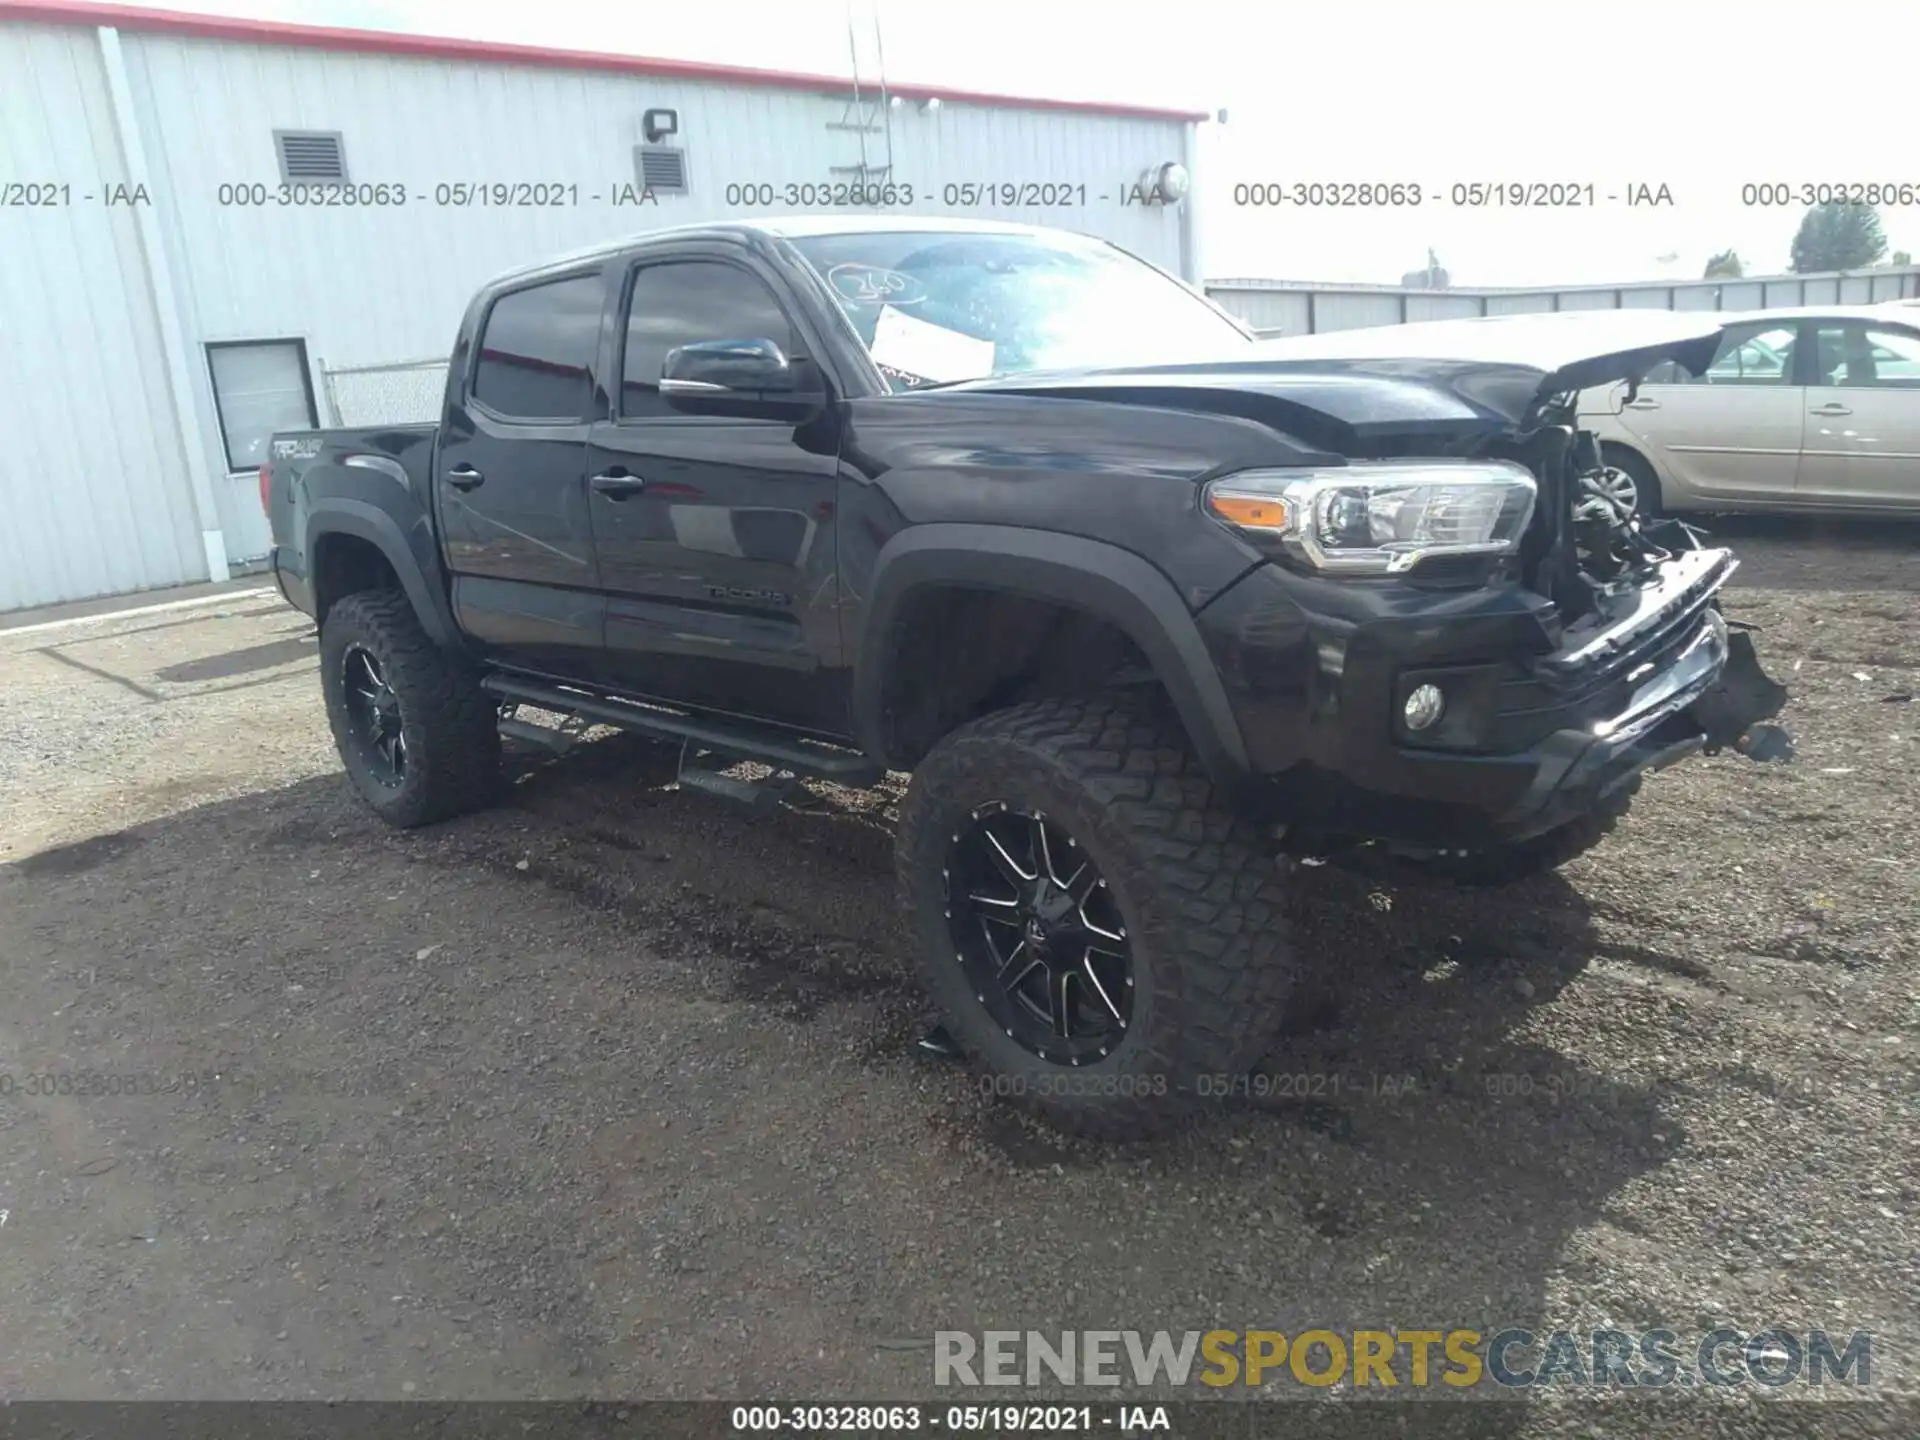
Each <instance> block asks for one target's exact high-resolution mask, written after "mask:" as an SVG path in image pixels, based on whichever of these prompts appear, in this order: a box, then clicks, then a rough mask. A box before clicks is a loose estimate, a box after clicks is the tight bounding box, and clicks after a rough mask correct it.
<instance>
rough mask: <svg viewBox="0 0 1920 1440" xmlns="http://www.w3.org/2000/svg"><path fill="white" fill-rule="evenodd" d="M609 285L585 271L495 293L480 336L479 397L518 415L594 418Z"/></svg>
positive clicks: (475, 376) (476, 391)
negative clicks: (598, 349)
mask: <svg viewBox="0 0 1920 1440" xmlns="http://www.w3.org/2000/svg"><path fill="white" fill-rule="evenodd" d="M605 293H606V290H605V286H604V285H603V284H602V282H601V279H600V277H599V276H598V275H581V276H576V277H574V278H573V279H569V280H555V281H551V282H549V283H548V284H545V285H535V286H533V287H531V288H530V289H526V290H515V291H512V292H510V293H508V294H506V295H502V296H501V297H500V298H499V299H498V300H496V301H494V302H493V308H492V310H490V311H489V312H488V314H487V323H486V329H485V331H484V332H483V333H482V334H481V337H480V363H479V365H478V366H477V367H476V368H475V370H474V372H473V393H474V397H475V398H476V399H478V400H482V401H484V402H485V403H486V405H487V408H488V409H490V410H494V411H497V412H498V413H499V414H502V415H509V416H512V417H513V418H515V419H519V420H587V419H591V418H592V415H593V409H592V404H593V381H592V370H593V355H594V350H595V348H596V347H597V346H598V345H599V342H600V309H601V304H602V300H603V297H604V296H605Z"/></svg>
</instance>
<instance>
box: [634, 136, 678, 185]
mask: <svg viewBox="0 0 1920 1440" xmlns="http://www.w3.org/2000/svg"><path fill="white" fill-rule="evenodd" d="M633 166H634V169H635V170H636V171H637V172H638V173H639V176H640V183H641V184H642V185H643V186H645V187H646V188H648V189H650V190H652V191H653V193H654V194H656V195H684V194H686V193H687V152H686V151H685V150H684V149H682V148H681V147H680V146H678V145H636V146H634V147H633Z"/></svg>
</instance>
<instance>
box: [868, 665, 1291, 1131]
mask: <svg viewBox="0 0 1920 1440" xmlns="http://www.w3.org/2000/svg"><path fill="white" fill-rule="evenodd" d="M993 801H1007V802H1009V803H1012V804H1019V805H1030V806H1033V807H1036V808H1038V809H1041V810H1043V811H1044V812H1045V813H1046V814H1047V815H1048V816H1049V817H1057V819H1058V820H1059V822H1060V823H1061V824H1062V825H1063V826H1064V827H1065V828H1066V829H1067V830H1068V831H1069V832H1070V833H1071V835H1072V836H1073V838H1074V840H1075V842H1076V844H1078V845H1079V846H1081V847H1083V848H1084V850H1085V851H1086V853H1087V854H1088V856H1089V857H1090V858H1091V859H1092V860H1093V862H1094V863H1095V864H1096V865H1097V866H1098V868H1099V873H1100V874H1101V875H1103V876H1104V877H1106V879H1107V881H1108V883H1109V885H1110V886H1111V887H1112V894H1113V895H1114V896H1115V898H1116V899H1117V901H1118V904H1119V907H1120V910H1121V913H1122V914H1123V915H1124V916H1125V918H1126V922H1127V933H1128V934H1129V936H1130V937H1131V944H1132V947H1133V956H1134V959H1133V965H1134V975H1135V983H1134V988H1133V990H1132V992H1131V993H1132V1004H1133V1013H1132V1019H1131V1022H1130V1024H1129V1026H1128V1028H1127V1030H1126V1031H1125V1033H1124V1034H1123V1035H1122V1037H1121V1039H1120V1040H1119V1042H1118V1043H1117V1044H1116V1045H1115V1047H1114V1048H1113V1050H1112V1052H1111V1053H1110V1054H1108V1055H1107V1056H1106V1057H1105V1058H1103V1059H1100V1060H1098V1061H1095V1062H1093V1063H1086V1064H1082V1065H1080V1066H1077V1067H1073V1068H1068V1067H1067V1066H1063V1065H1059V1064H1054V1063H1050V1062H1048V1061H1045V1060H1042V1059H1041V1058H1040V1057H1039V1056H1037V1055H1035V1054H1034V1053H1033V1052H1031V1051H1029V1050H1028V1049H1026V1048H1025V1047H1024V1046H1022V1045H1021V1044H1019V1043H1018V1042H1016V1041H1015V1040H1014V1039H1012V1038H1010V1036H1009V1035H1008V1034H1007V1033H1006V1032H1005V1031H1003V1029H1002V1028H1001V1027H1000V1025H999V1024H998V1022H996V1021H995V1020H994V1018H993V1016H992V1015H991V1014H990V1013H989V1012H988V1010H987V1009H986V1007H985V1005H984V1004H983V1003H982V1002H981V1000H980V999H978V998H976V996H975V994H974V993H973V990H974V987H973V986H972V985H971V984H969V983H968V981H967V978H966V976H965V974H964V973H963V972H962V969H961V966H960V965H959V964H958V963H957V962H956V959H955V942H954V939H953V937H952V933H951V931H950V929H949V922H948V919H947V917H946V914H945V910H946V908H947V904H948V898H947V892H946V882H945V880H944V878H943V870H944V867H945V864H946V856H947V853H948V846H949V844H950V842H951V841H952V839H953V837H954V835H955V834H956V832H957V831H958V830H959V829H960V828H961V827H962V825H963V824H965V823H967V822H968V820H969V819H970V817H971V815H972V813H973V811H974V810H975V809H976V808H977V807H980V806H983V805H986V804H989V803H991V802H993ZM895 855H896V875H897V881H898V889H899V897H900V903H901V906H902V908H903V910H904V911H905V916H906V920H907V923H908V925H909V927H910V929H911V933H912V938H913V944H914V951H915V957H916V960H917V963H918V966H919V970H920V974H921V978H922V981H923V983H924V984H925V986H926V988H927V991H928V993H929V994H930V995H931V997H932V998H933V1000H934V1002H935V1003H936V1005H937V1006H938V1007H939V1009H940V1011H941V1015H942V1018H943V1019H944V1021H945V1023H946V1026H947V1030H948V1032H949V1033H950V1034H951V1035H952V1036H953V1038H954V1039H955V1040H956V1041H957V1042H958V1044H959V1045H960V1047H961V1048H962V1049H963V1050H964V1051H965V1052H966V1054H967V1056H968V1058H969V1059H970V1060H971V1061H972V1063H973V1065H974V1067H975V1068H976V1070H977V1071H978V1072H979V1073H980V1074H981V1076H982V1088H983V1090H985V1091H987V1092H988V1093H992V1094H994V1095H999V1096H1004V1097H1006V1098H1008V1099H1010V1100H1013V1101H1014V1102H1016V1103H1023V1104H1024V1105H1026V1106H1027V1107H1028V1108H1029V1109H1031V1110H1033V1111H1035V1112H1037V1113H1039V1114H1040V1115H1042V1116H1043V1117H1044V1118H1045V1119H1047V1120H1048V1121H1050V1122H1051V1123H1053V1124H1055V1125H1057V1126H1058V1127H1060V1128H1061V1129H1063V1130H1067V1131H1070V1132H1072V1133H1076V1134H1082V1135H1090V1136H1094V1137H1097V1138H1104V1139H1126V1138H1132V1137H1136V1136H1141V1135H1145V1134H1150V1133H1153V1132H1156V1131H1161V1130H1164V1129H1166V1128H1168V1127H1169V1126H1171V1125H1173V1124H1176V1123H1177V1122H1178V1121H1179V1120H1180V1119H1181V1118H1182V1117H1184V1116H1186V1115H1189V1114H1191V1113H1192V1112H1194V1111H1195V1110H1196V1109H1199V1108H1201V1107H1202V1106H1203V1105H1204V1104H1206V1103H1207V1102H1208V1097H1210V1096H1217V1095H1224V1094H1230V1093H1232V1091H1233V1086H1234V1077H1235V1076H1244V1075H1245V1074H1246V1073H1247V1071H1248V1069H1249V1067H1251V1066H1252V1065H1253V1064H1254V1063H1255V1062H1256V1061H1258V1060H1259V1059H1260V1058H1261V1057H1262V1055H1263V1054H1264V1053H1265V1050H1266V1047H1267V1046H1268V1045H1269V1044H1270V1043H1271V1042H1272V1040H1273V1038H1274V1036H1275V1034H1276V1033H1277V1031H1278V1029H1279V1026H1280V1021H1281V1016H1282V1008H1283V1006H1284V1005H1285V1003H1286V999H1287V996H1288V993H1289V991H1290V990H1291V987H1292V981H1293V978H1294V963H1293V957H1292V951H1291V948H1290V946H1289V944H1288V938H1287V934H1286V929H1285V927H1286V912H1285V905H1284V893H1283V881H1282V874H1281V870H1280V862H1279V861H1278V860H1277V859H1276V857H1275V856H1274V855H1273V853H1272V852H1271V849H1270V848H1269V847H1265V846H1263V845H1261V844H1260V843H1259V837H1258V836H1257V834H1256V833H1255V832H1254V831H1253V829H1252V828H1251V827H1250V826H1249V825H1248V824H1247V823H1246V822H1244V821H1242V820H1240V819H1239V818H1237V817H1236V816H1235V815H1233V814H1232V813H1231V812H1229V811H1228V810H1227V809H1226V808H1224V807H1223V806H1222V805H1221V804H1219V803H1218V800H1217V798H1216V796H1215V794H1214V787H1213V785H1212V782H1211V781H1210V780H1209V779H1208V777H1207V775H1206V773H1205V771H1204V770H1203V769H1202V767H1201V765H1200V763H1199V761H1198V760H1197V759H1196V758H1195V757H1194V756H1193V754H1192V753H1191V751H1190V749H1189V747H1188V745H1187V743H1186V740H1185V737H1184V736H1182V735H1181V734H1180V733H1179V732H1178V729H1177V727H1176V726H1174V725H1173V724H1171V723H1170V722H1168V721H1165V720H1155V719H1152V718H1148V717H1146V716H1144V715H1143V714H1142V712H1141V711H1139V710H1138V709H1135V708H1131V707H1129V706H1128V705H1127V704H1125V703H1121V702H1115V701H1112V700H1108V699H1087V700H1077V699H1068V700H1043V701H1032V702H1028V703H1025V704H1021V705H1017V706H1014V707H1012V708H1011V709H1007V710H1002V711H998V712H996V713H994V714H991V715H988V716H986V717H984V718H982V719H979V720H976V721H974V722H972V723H971V724H968V725H966V726H963V727H962V728H960V729H958V730H956V731H955V732H954V733H952V734H951V735H949V736H947V737H946V738H945V739H943V740H942V741H941V742H940V743H939V744H938V745H936V746H935V747H934V749H933V750H932V752H931V753H930V754H928V755H927V757H926V758H925V759H924V760H923V761H921V763H920V765H919V766H918V767H917V768H916V769H915V770H914V773H913V779H912V783H911V784H910V785H909V787H908V789H907V794H906V798H905V800H904V801H903V802H902V804H901V807H900V820H899V827H898V833H897V849H896V852H895ZM1213 1103H1218V1101H1217V1100H1215V1101H1213Z"/></svg>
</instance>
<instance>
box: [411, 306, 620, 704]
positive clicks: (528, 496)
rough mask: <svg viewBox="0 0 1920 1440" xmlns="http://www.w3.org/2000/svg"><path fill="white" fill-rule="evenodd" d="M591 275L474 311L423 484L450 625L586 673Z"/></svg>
mask: <svg viewBox="0 0 1920 1440" xmlns="http://www.w3.org/2000/svg"><path fill="white" fill-rule="evenodd" d="M605 308H606V281H605V279H604V278H603V276H602V273H601V270H600V269H598V268H595V269H593V270H591V271H588V272H583V273H579V274H574V275H566V276H562V277H559V278H556V279H550V280H543V281H541V282H539V283H538V284H533V285H528V286H526V287H524V288H522V289H516V290H509V291H506V292H504V293H502V294H501V295H500V296H499V297H498V298H497V299H495V300H494V302H493V304H492V306H491V307H490V308H489V310H488V312H487V314H486V315H485V316H484V317H482V319H481V322H480V329H479V332H478V336H477V338H476V340H475V342H474V351H475V356H474V358H473V360H472V361H471V363H470V364H469V365H468V367H467V374H466V377H465V381H464V384H463V385H462V387H461V392H460V399H459V400H458V401H457V402H456V403H455V404H453V405H451V406H449V407H448V411H447V415H446V417H445V420H444V422H443V424H442V427H441V431H440V445H439V451H438V455H437V459H436V471H435V474H434V480H433V483H434V486H435V489H436V491H437V496H436V499H437V506H436V508H437V510H438V512H439V516H440V531H441V535H442V537H443V543H444V545H445V550H446V561H447V569H448V571H449V572H450V573H451V574H452V576H453V605H454V611H455V613H456V614H457V615H458V616H459V619H460V628H461V629H462V630H464V631H465V632H466V633H467V634H468V635H470V636H471V637H473V639H475V640H477V641H479V642H480V643H481V645H483V646H484V647H486V648H487V649H488V650H489V651H490V652H492V653H493V654H494V656H495V658H496V659H498V660H499V661H500V662H502V663H504V664H512V665H519V666H522V667H524V668H527V669H531V670H538V671H542V672H545V673H548V674H553V675H558V676H561V677H563V678H591V677H592V676H593V675H594V674H595V672H596V670H597V667H598V665H599V662H600V647H601V643H602V619H603V616H604V614H605V610H606V603H605V601H604V600H603V599H601V597H600V596H599V594H598V593H597V590H598V581H597V574H596V567H595V563H594V553H593V534H592V526H591V520H590V518H589V515H588V505H587V488H586V475H587V437H588V434H589V431H590V429H591V426H592V421H593V417H594V413H595V405H596V404H597V402H596V400H595V398H594V396H595V388H594V384H593V366H594V358H595V356H596V354H597V353H598V349H599V344H600V329H601V317H602V315H603V313H604V311H605Z"/></svg>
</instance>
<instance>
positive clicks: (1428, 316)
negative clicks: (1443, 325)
mask: <svg viewBox="0 0 1920 1440" xmlns="http://www.w3.org/2000/svg"><path fill="white" fill-rule="evenodd" d="M1479 313H1480V297H1479V296H1477V295H1409V296H1407V319H1409V320H1466V319H1471V318H1473V317H1474V316H1476V315H1478V314H1479Z"/></svg>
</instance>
